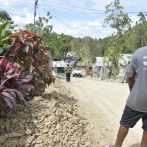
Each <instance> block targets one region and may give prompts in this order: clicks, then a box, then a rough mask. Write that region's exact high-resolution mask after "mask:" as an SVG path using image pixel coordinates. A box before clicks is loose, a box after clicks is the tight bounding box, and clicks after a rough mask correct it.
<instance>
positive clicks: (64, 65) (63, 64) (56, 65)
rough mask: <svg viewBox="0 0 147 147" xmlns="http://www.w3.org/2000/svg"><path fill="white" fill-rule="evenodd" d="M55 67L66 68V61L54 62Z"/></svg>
mask: <svg viewBox="0 0 147 147" xmlns="http://www.w3.org/2000/svg"><path fill="white" fill-rule="evenodd" d="M53 67H66V64H65V62H64V61H53Z"/></svg>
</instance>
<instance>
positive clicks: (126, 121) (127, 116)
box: [120, 105, 147, 131]
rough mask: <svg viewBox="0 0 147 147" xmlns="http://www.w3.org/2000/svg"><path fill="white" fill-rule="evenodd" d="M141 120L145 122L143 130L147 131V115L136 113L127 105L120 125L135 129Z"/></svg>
mask: <svg viewBox="0 0 147 147" xmlns="http://www.w3.org/2000/svg"><path fill="white" fill-rule="evenodd" d="M141 118H142V122H143V126H142V129H143V130H145V131H147V113H144V112H139V111H135V110H133V109H131V108H130V107H128V106H127V105H126V106H125V109H124V112H123V115H122V118H121V121H120V124H121V125H123V126H125V127H127V128H133V127H134V126H135V124H136V123H137V122H138V121H139V120H140V119H141Z"/></svg>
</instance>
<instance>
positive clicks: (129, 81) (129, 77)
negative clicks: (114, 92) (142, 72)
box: [127, 73, 135, 92]
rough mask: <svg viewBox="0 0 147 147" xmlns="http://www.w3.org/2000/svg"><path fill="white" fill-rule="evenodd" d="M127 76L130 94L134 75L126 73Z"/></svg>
mask: <svg viewBox="0 0 147 147" xmlns="http://www.w3.org/2000/svg"><path fill="white" fill-rule="evenodd" d="M127 75H128V84H129V88H130V92H131V90H132V88H133V85H134V83H135V74H132V73H127Z"/></svg>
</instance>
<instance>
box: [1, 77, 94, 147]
mask: <svg viewBox="0 0 147 147" xmlns="http://www.w3.org/2000/svg"><path fill="white" fill-rule="evenodd" d="M29 103H30V104H28V105H27V107H25V106H24V105H17V111H16V113H14V112H7V113H6V114H5V115H4V116H3V118H1V119H0V146H1V147H96V146H97V145H95V143H94V141H93V135H92V134H91V132H90V129H89V125H88V122H87V120H86V119H85V117H84V116H83V115H82V114H81V113H79V111H78V109H77V106H76V105H75V99H74V97H73V96H72V94H71V92H70V90H69V89H67V88H65V87H64V86H62V85H60V84H59V83H58V80H57V82H56V84H55V85H53V84H52V85H51V86H50V87H48V88H47V89H46V91H45V93H44V95H43V96H39V97H35V98H34V99H33V100H32V101H30V102H29Z"/></svg>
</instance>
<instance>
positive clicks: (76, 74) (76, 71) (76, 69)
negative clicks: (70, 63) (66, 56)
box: [72, 68, 82, 77]
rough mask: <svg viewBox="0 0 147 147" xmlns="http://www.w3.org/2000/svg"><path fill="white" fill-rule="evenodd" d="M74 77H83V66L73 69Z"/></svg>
mask: <svg viewBox="0 0 147 147" xmlns="http://www.w3.org/2000/svg"><path fill="white" fill-rule="evenodd" d="M72 75H73V77H75V76H80V77H82V69H81V68H74V69H73V71H72Z"/></svg>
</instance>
